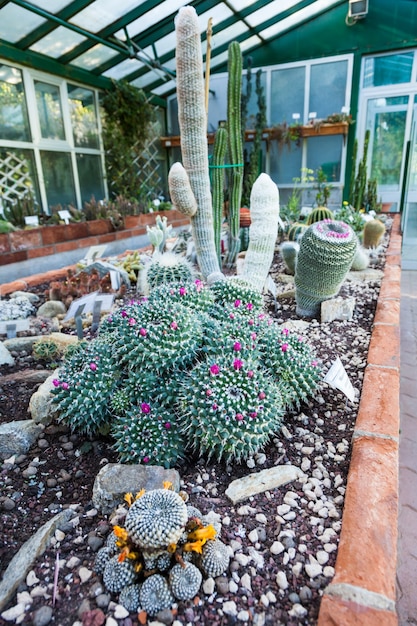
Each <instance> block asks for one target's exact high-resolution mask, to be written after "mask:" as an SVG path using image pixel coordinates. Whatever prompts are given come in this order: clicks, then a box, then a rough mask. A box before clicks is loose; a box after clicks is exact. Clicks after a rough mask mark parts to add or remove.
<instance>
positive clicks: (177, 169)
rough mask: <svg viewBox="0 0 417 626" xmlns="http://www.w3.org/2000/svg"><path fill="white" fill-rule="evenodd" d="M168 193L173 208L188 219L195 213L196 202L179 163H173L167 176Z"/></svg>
mask: <svg viewBox="0 0 417 626" xmlns="http://www.w3.org/2000/svg"><path fill="white" fill-rule="evenodd" d="M168 184H169V193H170V196H171V201H172V204H173V205H174V207H175V208H176V209H177V210H178V211H180V212H181V213H183V214H184V215H188V216H189V217H193V215H195V214H196V211H197V201H196V199H195V197H194V194H193V191H192V189H191V186H190V181H189V179H188V175H187V172H186V171H185V169H184V167H183V166H182V164H181V163H178V162H177V163H173V165H172V166H171V169H170V170H169V174H168Z"/></svg>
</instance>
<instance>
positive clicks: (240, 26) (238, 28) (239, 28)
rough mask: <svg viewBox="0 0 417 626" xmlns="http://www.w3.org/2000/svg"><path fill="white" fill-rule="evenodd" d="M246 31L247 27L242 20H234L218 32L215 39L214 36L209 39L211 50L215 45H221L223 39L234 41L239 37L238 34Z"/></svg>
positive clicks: (247, 30)
mask: <svg viewBox="0 0 417 626" xmlns="http://www.w3.org/2000/svg"><path fill="white" fill-rule="evenodd" d="M248 32H249V29H248V27H247V26H246V24H245V23H244V22H235V23H234V24H232V25H231V26H229V27H228V28H224V29H223V30H222V31H221V32H220V33H219V35H218V37H217V39H216V37H213V39H212V40H211V43H212V47H213V50H214V49H215V48H216V45H217V46H221V45H222V43H224V42H225V41H234V40H235V39H236V38H237V37H239V35H242V34H243V33H248Z"/></svg>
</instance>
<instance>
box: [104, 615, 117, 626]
mask: <svg viewBox="0 0 417 626" xmlns="http://www.w3.org/2000/svg"><path fill="white" fill-rule="evenodd" d="M106 626H117V621H116V620H115V619H114V618H113V617H111V616H110V615H109V617H108V618H107V619H106Z"/></svg>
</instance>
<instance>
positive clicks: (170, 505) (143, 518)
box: [125, 489, 188, 610]
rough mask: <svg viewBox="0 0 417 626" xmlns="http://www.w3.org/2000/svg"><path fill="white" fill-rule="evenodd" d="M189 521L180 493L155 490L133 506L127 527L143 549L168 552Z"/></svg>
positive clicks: (128, 516) (127, 518)
mask: <svg viewBox="0 0 417 626" xmlns="http://www.w3.org/2000/svg"><path fill="white" fill-rule="evenodd" d="M187 519H188V514H187V507H186V505H185V502H184V500H182V498H181V497H180V496H179V495H178V494H177V493H175V492H174V491H170V490H168V489H153V490H152V491H148V492H146V493H145V494H144V495H143V496H142V497H141V498H139V499H138V500H135V502H134V503H133V504H132V506H131V507H130V509H129V511H128V513H127V515H126V521H125V527H126V530H127V532H128V533H129V536H130V537H131V539H132V540H133V541H134V542H135V543H136V544H137V545H138V546H139V547H140V548H148V549H149V548H156V549H158V548H166V547H168V546H169V545H171V544H176V543H177V542H178V540H179V538H180V537H181V535H182V533H183V531H184V528H185V524H186V523H187ZM144 608H145V607H144ZM145 610H146V609H145Z"/></svg>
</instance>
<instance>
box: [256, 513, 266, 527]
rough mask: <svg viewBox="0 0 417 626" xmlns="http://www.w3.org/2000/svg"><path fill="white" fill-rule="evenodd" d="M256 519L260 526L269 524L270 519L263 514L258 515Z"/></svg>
mask: <svg viewBox="0 0 417 626" xmlns="http://www.w3.org/2000/svg"><path fill="white" fill-rule="evenodd" d="M255 519H256V521H257V522H259V523H260V524H267V523H268V519H267V517H266V515H264V514H263V513H257V514H256V515H255Z"/></svg>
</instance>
